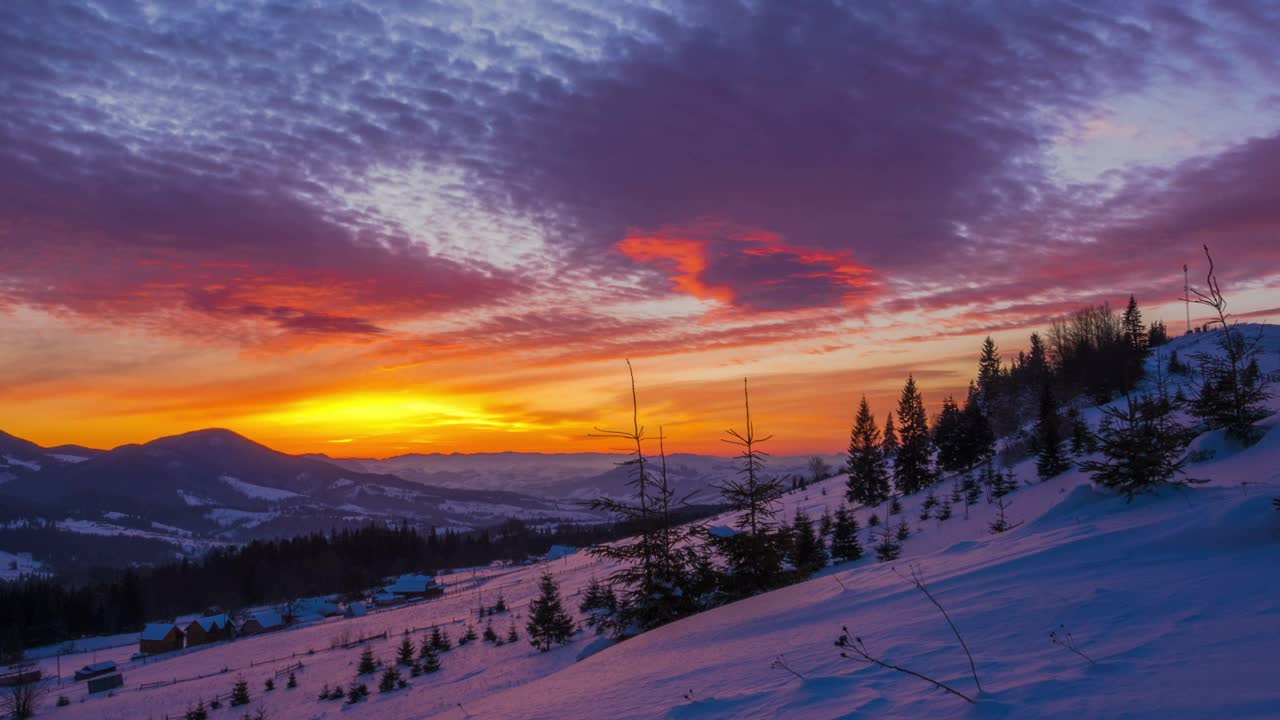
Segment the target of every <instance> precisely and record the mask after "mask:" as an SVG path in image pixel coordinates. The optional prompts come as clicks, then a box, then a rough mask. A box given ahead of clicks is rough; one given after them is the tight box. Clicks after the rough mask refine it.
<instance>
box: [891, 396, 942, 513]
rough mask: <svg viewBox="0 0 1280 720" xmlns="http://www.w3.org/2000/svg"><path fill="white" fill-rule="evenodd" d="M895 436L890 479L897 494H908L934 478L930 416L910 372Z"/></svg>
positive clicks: (926, 485) (927, 484)
mask: <svg viewBox="0 0 1280 720" xmlns="http://www.w3.org/2000/svg"><path fill="white" fill-rule="evenodd" d="M898 439H899V442H900V443H901V446H900V447H899V448H898V455H897V459H896V460H895V461H894V465H893V482H894V486H895V489H896V490H897V492H898V493H899V494H902V495H909V494H911V493H914V492H916V491H917V490H921V489H923V488H925V487H928V486H929V485H931V484H932V483H933V479H934V471H933V462H932V459H931V457H930V455H931V451H932V447H931V446H932V441H931V440H930V438H929V419H928V416H927V415H926V414H925V410H924V399H923V398H922V397H921V396H920V392H919V390H917V389H916V381H915V378H914V377H912V376H911V375H908V376H907V383H906V385H904V386H903V388H902V396H901V398H900V399H899V400H898Z"/></svg>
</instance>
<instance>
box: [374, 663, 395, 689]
mask: <svg viewBox="0 0 1280 720" xmlns="http://www.w3.org/2000/svg"><path fill="white" fill-rule="evenodd" d="M399 684H400V668H399V667H397V666H396V665H395V664H391V665H388V666H387V667H386V669H385V670H383V671H382V677H381V678H379V679H378V692H384V693H386V692H391V691H392V690H395V689H396V686H398V685H399Z"/></svg>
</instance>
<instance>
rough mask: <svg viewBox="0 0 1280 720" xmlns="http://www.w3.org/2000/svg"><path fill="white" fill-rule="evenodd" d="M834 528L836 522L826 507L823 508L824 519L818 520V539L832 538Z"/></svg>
mask: <svg viewBox="0 0 1280 720" xmlns="http://www.w3.org/2000/svg"><path fill="white" fill-rule="evenodd" d="M834 527H835V520H834V519H833V518H832V517H831V512H830V511H829V510H827V509H826V508H825V507H824V508H822V517H820V518H818V537H819V538H822V539H824V540H825V539H826V538H829V537H831V531H832V529H833V528H834Z"/></svg>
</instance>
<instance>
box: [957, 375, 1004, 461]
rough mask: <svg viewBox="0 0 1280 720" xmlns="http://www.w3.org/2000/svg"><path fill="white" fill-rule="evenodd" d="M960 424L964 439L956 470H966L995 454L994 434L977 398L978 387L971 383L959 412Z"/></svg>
mask: <svg viewBox="0 0 1280 720" xmlns="http://www.w3.org/2000/svg"><path fill="white" fill-rule="evenodd" d="M960 426H961V428H962V436H963V438H964V440H963V447H962V451H961V462H960V467H958V468H957V470H968V469H970V468H972V467H973V466H975V465H977V464H978V463H980V462H983V461H984V460H986V459H987V458H990V457H992V456H994V455H995V454H996V435H995V432H994V431H993V430H992V429H991V421H990V420H989V419H988V417H987V412H986V411H985V410H983V409H982V403H981V402H979V400H978V388H977V386H975V385H974V384H973V383H969V395H968V397H967V398H966V399H965V402H964V410H962V411H961V413H960Z"/></svg>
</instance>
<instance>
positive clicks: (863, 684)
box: [41, 357, 1280, 720]
mask: <svg viewBox="0 0 1280 720" xmlns="http://www.w3.org/2000/svg"><path fill="white" fill-rule="evenodd" d="M1275 360H1276V358H1274V357H1271V358H1268V360H1267V362H1268V365H1269V367H1274V366H1275ZM1273 402H1274V403H1275V405H1276V409H1280V401H1273ZM1277 425H1280V416H1273V417H1272V418H1270V419H1269V420H1268V421H1266V422H1265V429H1266V430H1267V432H1266V435H1265V436H1264V437H1263V439H1262V440H1261V441H1260V442H1259V443H1257V444H1256V445H1254V446H1253V447H1250V448H1248V449H1243V450H1242V449H1239V448H1236V447H1232V446H1230V445H1229V444H1219V449H1220V452H1218V453H1216V454H1215V455H1214V456H1213V457H1212V458H1210V459H1207V460H1205V461H1204V462H1200V463H1198V464H1196V465H1195V466H1194V468H1193V474H1194V475H1196V476H1198V477H1203V478H1208V479H1209V480H1211V482H1210V483H1209V484H1206V485H1201V486H1196V487H1192V488H1169V489H1167V490H1165V491H1163V492H1161V493H1158V494H1156V495H1151V496H1144V497H1140V498H1138V499H1136V500H1135V501H1134V502H1132V503H1129V504H1126V503H1125V501H1124V500H1123V499H1122V498H1119V497H1116V496H1113V495H1111V494H1109V493H1106V492H1103V491H1099V490H1096V489H1094V488H1092V487H1091V486H1090V484H1089V483H1088V479H1087V478H1086V477H1084V476H1083V475H1081V474H1080V473H1078V472H1070V473H1066V474H1064V475H1062V476H1059V477H1057V478H1054V479H1052V480H1050V481H1048V482H1045V483H1040V482H1038V481H1036V480H1035V479H1034V467H1033V465H1032V464H1031V463H1030V462H1024V463H1022V464H1020V465H1019V466H1017V467H1016V468H1015V471H1016V472H1017V474H1018V477H1019V478H1020V480H1022V481H1023V483H1024V487H1023V488H1022V489H1020V490H1019V491H1017V492H1016V493H1014V494H1013V495H1011V496H1010V499H1011V500H1012V505H1011V507H1010V510H1009V514H1010V519H1011V520H1013V521H1014V522H1019V523H1021V524H1020V525H1019V526H1018V527H1017V528H1016V529H1014V530H1012V531H1010V532H1007V533H1004V534H1001V535H990V534H988V533H987V531H986V526H987V523H988V522H989V521H990V520H991V519H992V517H993V514H994V508H993V507H991V506H990V505H987V504H986V503H985V502H979V503H978V504H976V505H974V506H972V507H969V508H968V512H967V517H966V511H965V508H963V507H957V508H956V514H955V516H954V517H953V518H952V519H950V520H948V521H946V522H939V521H937V520H928V521H923V522H922V521H920V520H919V519H918V514H919V504H920V501H921V498H920V497H913V498H908V499H907V500H906V501H905V502H904V513H903V516H904V517H906V518H908V520H909V521H910V524H911V527H912V529H913V534H912V536H911V538H910V539H909V540H908V541H907V542H906V544H905V552H904V554H903V557H902V558H901V560H899V561H898V562H896V563H893V564H879V563H877V562H875V560H874V559H873V558H871V557H868V558H864V559H863V560H860V561H858V562H855V563H849V564H844V565H840V566H837V567H833V568H829V569H828V570H826V571H824V573H822V574H820V575H819V576H817V577H815V578H813V579H811V580H809V581H807V582H805V583H801V584H798V585H794V586H791V587H788V588H783V589H781V590H778V591H775V592H772V593H768V594H765V595H761V596H758V597H755V598H750V599H748V600H744V601H741V602H737V603H733V604H731V605H727V606H724V607H721V608H717V609H715V610H712V611H709V612H706V613H702V614H700V615H697V616H694V617H690V618H686V619H685V620H682V621H680V622H677V623H673V624H672V625H669V626H667V627H664V628H660V629H658V630H655V631H653V632H650V633H647V634H645V635H642V636H639V637H637V638H633V639H631V640H628V641H626V642H623V643H620V644H616V645H612V646H609V647H602V645H603V644H602V643H601V641H600V640H598V639H597V638H595V637H592V636H588V635H579V636H578V637H577V638H575V640H574V641H573V642H572V643H571V644H570V645H568V646H566V647H560V648H557V649H555V650H553V651H552V652H550V653H545V654H543V653H537V652H535V651H533V650H532V649H531V648H530V647H529V645H528V644H527V642H525V641H524V640H523V639H522V641H521V642H520V643H518V644H514V645H511V644H509V645H504V646H501V647H493V646H490V645H488V644H485V643H483V642H477V643H473V644H471V645H468V646H466V647H463V648H456V649H454V650H453V651H450V652H448V653H446V654H444V655H443V656H442V658H441V660H442V664H443V669H442V670H441V672H439V673H437V674H435V675H431V676H426V677H420V678H413V679H411V680H410V683H411V685H410V687H409V689H407V690H402V691H398V692H394V693H390V694H386V695H382V694H379V693H378V692H377V691H376V683H377V677H376V676H367V677H365V678H363V681H364V682H365V683H366V684H368V685H369V687H370V689H372V690H373V691H374V692H373V696H372V697H371V698H370V699H369V700H367V701H364V702H361V703H359V704H357V705H354V706H347V705H345V704H343V703H342V702H340V701H325V702H321V701H319V700H317V699H316V694H317V693H318V691H319V689H320V687H321V686H322V685H323V684H330V685H332V684H342V685H344V686H345V685H347V684H349V683H350V682H351V680H352V679H353V677H354V673H355V663H356V660H357V658H358V656H359V653H360V647H353V648H351V649H338V650H331V649H330V647H331V645H333V644H334V642H335V641H336V640H354V639H357V638H359V637H363V636H368V635H372V634H380V633H382V632H384V631H385V632H387V633H388V638H387V639H377V640H373V641H371V643H370V644H371V646H372V647H373V649H374V651H375V653H376V654H377V656H378V657H379V658H382V659H384V660H387V661H390V660H391V658H392V656H393V653H394V648H395V645H396V644H397V643H398V642H399V640H400V637H401V634H402V633H403V632H404V631H405V630H406V629H412V632H411V635H412V637H413V638H414V640H415V642H416V641H420V640H421V638H422V637H423V636H424V635H425V634H427V632H429V627H430V625H432V624H435V623H438V624H446V625H447V627H448V629H449V631H450V633H451V634H452V635H453V637H454V638H455V639H456V638H457V637H458V636H459V635H460V634H461V632H462V627H463V624H464V623H465V622H466V618H467V617H468V615H469V614H470V615H471V616H474V608H475V607H477V606H478V605H480V604H481V603H483V604H492V602H493V600H494V599H496V596H497V594H498V593H499V592H501V593H502V594H503V595H504V597H505V598H506V600H507V601H508V603H510V604H513V605H514V606H515V612H514V613H511V614H507V615H502V616H499V617H498V618H497V619H496V622H495V627H496V629H497V630H498V631H499V633H500V634H505V631H506V629H507V628H508V627H509V625H510V624H511V622H512V621H513V620H514V621H515V622H517V623H518V624H519V625H520V626H521V629H520V633H521V635H522V636H523V635H524V631H523V621H524V618H523V617H521V616H520V615H521V613H522V611H523V609H524V605H525V604H526V603H527V602H528V600H529V598H530V597H531V596H532V595H533V594H534V591H535V585H534V580H535V578H536V577H537V574H538V573H539V572H541V570H542V567H541V566H530V567H521V568H508V569H492V570H477V571H474V572H471V573H458V574H453V575H446V576H443V578H442V580H443V581H444V582H446V583H447V584H448V585H447V586H448V593H447V594H446V596H445V597H443V598H440V599H438V600H433V601H427V602H423V603H418V604H414V605H410V606H405V607H400V608H396V609H393V610H386V611H376V612H373V613H371V614H370V615H368V616H367V617H363V618H356V619H338V618H334V619H329V620H326V621H324V622H321V623H317V624H313V625H308V626H304V627H300V628H297V629H292V630H289V631H286V632H282V633H277V634H275V635H267V636H259V637H254V638H246V639H242V640H238V641H236V642H234V643H229V644H221V645H216V646H212V647H209V648H205V649H198V650H194V651H189V652H187V653H184V654H179V655H175V656H172V657H168V658H161V659H158V660H155V661H152V662H150V663H148V664H145V665H139V664H137V663H130V662H128V656H129V655H130V654H131V652H132V648H119V649H116V650H100V651H99V652H98V653H97V659H99V660H101V659H115V660H117V661H119V662H121V663H123V668H124V672H125V676H126V688H125V689H124V690H122V691H120V692H118V693H116V694H115V696H114V697H93V698H86V697H85V694H84V688H83V685H77V686H75V688H74V689H73V690H64V691H63V692H64V693H65V694H67V695H68V697H70V698H71V700H72V703H71V704H70V705H69V706H67V707H63V708H54V707H52V706H51V703H50V707H46V708H45V709H44V710H43V711H42V713H41V714H42V716H46V717H56V718H67V719H73V718H93V719H94V720H98V719H99V718H101V719H104V720H124V719H125V718H130V719H132V718H163V717H166V715H167V716H169V717H173V716H175V715H177V714H179V713H181V711H182V710H184V709H185V708H186V707H187V706H188V705H189V704H193V703H194V702H195V701H196V700H197V699H199V698H209V697H212V696H213V695H215V694H219V693H223V694H225V693H226V692H228V691H229V690H230V688H231V685H232V683H233V682H234V679H235V678H236V676H237V675H241V674H242V675H243V676H244V677H245V678H246V679H247V680H248V681H249V683H250V687H251V689H252V692H253V696H254V703H255V704H257V703H261V704H262V705H263V707H264V708H265V710H266V712H267V716H268V717H270V718H273V719H285V718H289V719H291V718H307V719H315V720H319V719H321V718H339V717H341V718H359V719H365V718H367V719H369V720H375V719H381V718H415V719H416V718H468V717H470V718H521V719H530V720H533V719H536V718H547V719H551V718H673V719H699V720H701V719H706V718H771V717H787V718H804V719H815V720H816V719H827V718H852V717H864V716H866V717H870V716H875V717H885V718H894V717H938V718H1028V717H1035V718H1070V720H1079V719H1080V718H1118V717H1124V718H1135V719H1141V718H1151V719H1153V720H1154V719H1156V718H1162V719H1163V718H1215V717H1231V718H1242V719H1255V718H1256V719H1262V718H1276V717H1278V716H1280V682H1277V681H1276V674H1275V664H1274V658H1275V657H1276V655H1277V652H1278V651H1280V573H1277V572H1276V569H1277V568H1278V567H1280V513H1277V512H1275V511H1274V510H1273V509H1272V505H1271V502H1272V498H1273V497H1274V496H1277V495H1280V473H1278V472H1277V470H1278V469H1280V429H1277ZM1210 441H1211V438H1208V437H1202V438H1201V442H1210ZM843 483H844V478H843V477H836V478H833V479H831V480H828V481H826V482H824V483H821V484H818V485H815V486H812V487H811V488H810V489H809V490H807V491H805V492H801V493H793V494H789V495H787V496H786V498H785V499H784V505H785V507H784V509H783V511H782V513H781V514H780V516H781V517H786V518H789V517H790V516H791V515H792V514H793V513H794V511H795V509H796V508H798V507H803V508H805V509H806V510H807V511H808V512H809V513H810V515H812V516H813V517H815V518H816V517H817V516H818V515H820V514H821V512H822V511H823V510H824V509H834V508H835V507H836V506H837V505H838V504H839V499H840V495H841V491H842V486H843ZM870 513H871V511H870V510H867V509H862V510H859V511H858V513H857V515H858V519H859V521H860V522H861V523H862V524H863V526H864V528H865V525H866V519H867V517H868V516H869V515H870ZM881 515H882V516H883V512H881ZM729 520H730V518H719V519H716V520H713V521H712V523H713V524H719V523H724V522H728V521H729ZM896 520H897V518H895V521H896ZM866 535H867V531H866V530H865V529H864V531H863V537H864V544H865V545H866V546H868V547H869V546H870V544H871V543H870V542H868V541H867V538H866ZM912 567H916V568H918V569H919V571H920V572H921V573H923V575H924V577H925V580H926V582H927V583H928V584H929V587H930V589H931V590H932V592H933V593H934V595H935V596H936V597H937V599H938V600H939V601H940V602H941V603H943V604H944V605H945V607H946V609H947V611H948V612H949V613H950V615H951V618H952V619H953V620H954V621H955V623H956V625H957V626H958V627H959V628H960V630H961V632H962V633H963V634H964V637H965V640H966V641H967V642H968V644H969V647H970V648H971V649H972V651H973V654H974V658H975V660H976V663H977V671H978V673H979V676H980V678H981V680H982V685H983V692H981V693H977V690H976V688H975V687H974V684H973V680H972V678H971V677H970V676H969V668H968V663H967V661H966V660H965V657H964V655H963V653H962V652H961V650H960V648H959V647H958V646H957V644H956V642H955V639H954V637H953V636H952V634H951V631H950V630H949V629H948V626H947V624H946V622H945V621H944V619H943V618H942V616H941V615H940V614H939V613H938V611H937V609H936V608H934V607H933V605H931V604H930V603H929V601H928V600H927V599H926V598H925V597H924V596H923V595H922V594H921V593H919V592H918V591H916V590H915V589H914V588H913V587H912V586H911V585H910V583H909V582H908V581H907V580H906V579H905V578H904V577H903V575H905V574H906V573H908V572H909V570H910V568H912ZM551 568H552V570H553V571H554V572H555V574H556V575H557V577H558V579H559V580H560V582H561V583H562V589H563V590H564V591H565V594H566V595H569V596H571V597H570V600H569V603H568V604H570V605H576V603H577V599H576V598H573V597H572V596H573V595H574V594H575V593H577V592H578V591H579V590H580V589H581V588H582V587H583V586H585V584H586V583H587V582H588V581H589V580H590V578H591V577H592V576H593V575H595V576H603V575H606V574H607V573H608V572H609V571H610V569H611V566H610V565H608V564H606V563H602V562H599V561H596V560H594V559H593V558H591V557H590V556H589V555H586V554H583V553H578V554H575V555H572V556H569V557H566V558H564V559H561V560H556V561H554V562H553V563H551ZM842 625H847V626H849V628H850V630H851V631H853V632H854V633H855V634H857V635H859V636H861V637H862V639H863V640H864V641H865V643H866V646H867V647H868V648H869V649H870V650H871V651H872V652H874V653H879V654H881V655H882V656H883V657H884V658H885V659H886V660H888V661H890V662H894V663H898V664H900V665H903V666H905V667H907V668H910V669H913V670H916V671H918V672H921V673H924V674H926V675H929V676H932V677H936V678H938V679H939V680H942V681H943V682H946V683H948V684H951V685H953V686H955V687H956V688H957V689H959V690H960V691H962V692H965V693H967V694H971V695H975V696H976V697H977V699H978V703H977V705H975V706H971V705H969V704H967V703H965V702H964V701H962V700H960V699H958V698H956V697H954V696H952V695H948V694H946V693H943V692H942V691H940V690H937V689H935V688H933V687H932V686H931V685H929V684H927V683H925V682H922V681H921V680H918V679H916V678H913V677H910V676H906V675H903V674H900V673H895V672H892V671H889V670H884V669H880V668H876V667H871V666H867V665H863V664H859V663H857V662H854V661H851V660H847V659H843V658H841V657H840V656H839V653H838V650H837V649H836V648H835V647H833V642H834V640H835V639H836V637H837V636H838V635H839V632H840V627H841V626H842ZM476 627H477V630H479V629H481V628H482V627H483V625H482V624H480V623H477V626H476ZM1063 628H1065V630H1066V631H1069V632H1070V633H1071V634H1072V635H1073V637H1074V639H1075V641H1076V643H1077V645H1078V647H1079V648H1080V649H1081V650H1082V651H1083V652H1084V653H1085V654H1087V655H1088V656H1089V657H1090V658H1092V659H1093V660H1094V661H1095V663H1096V664H1091V663H1090V662H1089V661H1087V660H1085V659H1084V658H1082V657H1080V656H1078V655H1075V654H1073V653H1071V652H1069V651H1068V650H1066V649H1064V648H1063V647H1061V646H1059V645H1055V644H1053V643H1052V642H1051V641H1050V637H1049V633H1050V632H1051V631H1054V630H1061V629H1063ZM780 653H781V654H784V655H785V662H786V664H787V665H788V666H790V667H791V668H792V669H793V670H794V671H795V672H796V673H798V674H799V675H800V676H802V677H797V676H796V675H794V674H791V673H789V672H786V671H784V670H780V669H775V668H773V667H771V663H772V662H773V661H774V659H775V658H776V657H777V656H778V655H779V654H780ZM91 657H92V656H91V655H90V654H82V655H79V656H73V657H66V658H64V659H63V663H62V667H63V672H64V673H65V674H69V672H70V671H69V670H68V668H74V667H79V666H80V665H83V664H85V663H87V662H89V661H90V658H91ZM579 658H583V659H581V660H579ZM297 661H301V662H302V663H304V666H305V667H304V668H303V669H301V670H299V671H298V679H299V685H300V687H299V688H297V689H294V690H288V689H285V688H284V687H283V682H281V681H277V683H276V684H277V689H276V690H274V691H272V692H269V693H268V692H264V691H263V690H262V687H263V681H264V680H265V679H266V678H267V677H270V676H271V674H272V673H273V671H275V670H277V669H280V668H284V667H287V666H289V665H290V664H291V663H294V662H297ZM42 664H43V665H44V667H45V669H46V671H50V672H52V670H53V669H54V665H53V661H52V660H44V661H42ZM223 668H226V671H225V672H222V670H223ZM210 673H216V674H215V675H214V676H213V677H208V678H204V679H198V680H190V681H186V682H179V683H178V684H173V685H168V686H165V687H159V688H155V689H149V690H140V689H138V688H139V685H141V684H145V683H152V682H161V681H169V680H173V679H182V678H188V677H194V676H199V675H206V674H210ZM239 716H240V713H239V712H233V711H228V710H226V709H223V710H220V711H216V712H214V713H213V714H212V715H211V717H213V718H219V717H228V718H238V717H239Z"/></svg>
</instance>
